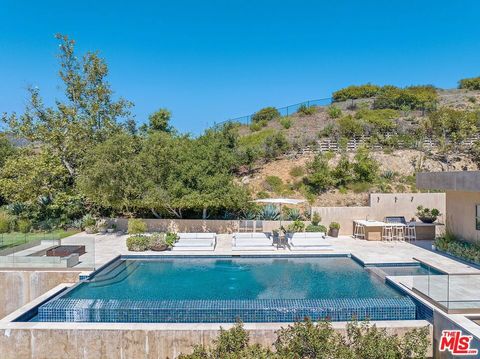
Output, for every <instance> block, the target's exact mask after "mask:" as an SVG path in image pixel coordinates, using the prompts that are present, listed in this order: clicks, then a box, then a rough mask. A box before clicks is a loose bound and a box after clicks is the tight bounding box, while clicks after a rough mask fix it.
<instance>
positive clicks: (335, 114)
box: [327, 105, 342, 119]
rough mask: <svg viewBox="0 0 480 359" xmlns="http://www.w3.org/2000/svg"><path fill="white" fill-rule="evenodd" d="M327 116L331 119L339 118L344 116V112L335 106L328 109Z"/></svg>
mask: <svg viewBox="0 0 480 359" xmlns="http://www.w3.org/2000/svg"><path fill="white" fill-rule="evenodd" d="M327 114H328V117H330V118H333V119H335V118H339V117H340V116H342V110H341V109H340V108H338V107H337V106H335V105H330V106H328V107H327Z"/></svg>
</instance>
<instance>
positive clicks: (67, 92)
mask: <svg viewBox="0 0 480 359" xmlns="http://www.w3.org/2000/svg"><path fill="white" fill-rule="evenodd" d="M56 38H57V39H58V40H59V41H60V54H59V56H58V57H59V59H60V71H59V76H60V79H61V80H62V82H63V85H64V98H65V100H59V99H57V100H56V101H55V106H53V107H48V106H46V105H45V104H44V102H43V100H42V98H41V96H40V91H39V90H38V89H37V88H35V87H31V88H29V90H28V91H29V94H30V100H29V104H28V106H27V108H26V111H25V113H24V114H23V115H20V116H17V115H16V114H13V115H11V116H4V117H3V120H4V121H5V122H6V123H7V124H8V126H9V130H10V131H12V133H14V134H15V135H17V136H18V137H20V138H25V139H28V140H29V141H31V143H35V144H40V145H41V146H42V147H44V148H46V149H47V150H48V151H49V152H50V153H51V154H52V155H54V156H57V157H58V158H59V160H60V161H61V163H62V165H63V166H64V167H65V169H66V170H67V171H68V174H69V176H70V179H71V181H72V182H74V179H75V176H76V175H77V172H78V168H79V167H80V165H81V163H82V161H83V159H84V155H85V153H86V150H87V149H88V148H89V147H91V146H92V145H93V144H95V143H98V142H102V141H104V140H105V139H106V138H108V137H109V136H110V135H111V134H112V133H114V132H117V131H118V130H119V129H120V127H121V126H120V124H119V122H118V121H119V119H122V118H126V117H128V116H129V108H130V107H131V105H132V104H131V103H130V102H128V101H126V100H123V99H119V100H114V99H113V98H112V97H113V91H112V89H111V88H110V85H109V83H108V82H107V81H106V77H107V75H108V67H107V64H106V63H105V61H104V60H103V59H101V58H100V57H99V56H98V54H97V53H95V52H87V53H86V54H85V55H84V56H83V57H82V58H81V59H79V58H78V57H77V55H76V54H75V41H74V40H71V39H69V38H68V36H65V35H60V34H58V35H56Z"/></svg>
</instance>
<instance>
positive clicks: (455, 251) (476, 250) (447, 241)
mask: <svg viewBox="0 0 480 359" xmlns="http://www.w3.org/2000/svg"><path fill="white" fill-rule="evenodd" d="M435 246H436V248H437V249H439V250H441V251H443V252H447V253H449V254H451V255H453V256H456V257H459V258H462V259H465V260H467V261H470V262H473V263H476V264H480V246H479V245H476V244H473V243H470V242H463V241H460V240H458V239H457V238H455V236H454V235H453V234H452V233H450V232H449V231H447V232H446V233H445V235H444V236H442V237H439V238H437V239H436V240H435Z"/></svg>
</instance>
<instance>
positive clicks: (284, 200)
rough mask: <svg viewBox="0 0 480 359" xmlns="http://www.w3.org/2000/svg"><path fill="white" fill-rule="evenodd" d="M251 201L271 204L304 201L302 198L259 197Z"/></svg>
mask: <svg viewBox="0 0 480 359" xmlns="http://www.w3.org/2000/svg"><path fill="white" fill-rule="evenodd" d="M252 202H256V203H272V204H300V203H304V202H306V201H305V200H304V199H294V198H261V199H256V200H254V201H252Z"/></svg>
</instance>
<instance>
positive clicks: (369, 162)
mask: <svg viewBox="0 0 480 359" xmlns="http://www.w3.org/2000/svg"><path fill="white" fill-rule="evenodd" d="M354 160H355V162H354V163H353V172H354V176H355V180H356V181H357V182H370V183H372V182H374V181H375V180H376V179H377V177H378V169H379V167H380V166H379V164H378V162H377V161H376V160H375V159H373V158H372V157H371V156H370V152H369V151H368V149H367V148H365V147H363V148H359V149H358V150H357V153H356V154H355V158H354Z"/></svg>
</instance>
